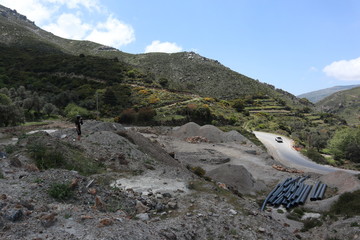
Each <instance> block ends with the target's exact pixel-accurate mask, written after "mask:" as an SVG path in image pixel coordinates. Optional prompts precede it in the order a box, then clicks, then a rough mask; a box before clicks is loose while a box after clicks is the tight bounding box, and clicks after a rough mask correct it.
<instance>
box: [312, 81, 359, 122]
mask: <svg viewBox="0 0 360 240" xmlns="http://www.w3.org/2000/svg"><path fill="white" fill-rule="evenodd" d="M316 108H317V109H318V110H319V111H322V112H326V113H332V114H336V115H339V116H341V117H342V118H344V119H346V122H347V123H348V124H350V125H355V126H356V125H359V124H360V87H356V88H352V89H350V90H344V91H340V92H337V93H334V94H332V95H330V96H328V97H326V98H324V99H323V100H321V101H319V102H317V103H316Z"/></svg>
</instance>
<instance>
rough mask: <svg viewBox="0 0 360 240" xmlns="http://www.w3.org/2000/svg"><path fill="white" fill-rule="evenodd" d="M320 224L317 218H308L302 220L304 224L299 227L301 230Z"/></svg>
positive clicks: (304, 230)
mask: <svg viewBox="0 0 360 240" xmlns="http://www.w3.org/2000/svg"><path fill="white" fill-rule="evenodd" d="M321 225H322V222H321V221H320V220H319V219H316V218H309V219H306V220H304V226H303V228H302V229H301V231H302V232H306V231H309V230H310V229H311V228H314V227H320V226H321Z"/></svg>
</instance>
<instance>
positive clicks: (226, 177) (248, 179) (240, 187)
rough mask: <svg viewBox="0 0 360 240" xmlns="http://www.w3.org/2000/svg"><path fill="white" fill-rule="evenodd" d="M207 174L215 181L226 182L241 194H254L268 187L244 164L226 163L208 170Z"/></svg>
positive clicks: (230, 187)
mask: <svg viewBox="0 0 360 240" xmlns="http://www.w3.org/2000/svg"><path fill="white" fill-rule="evenodd" d="M206 175H208V176H209V177H211V178H212V179H214V180H215V181H218V182H221V183H225V184H226V186H227V187H228V188H229V189H231V190H236V191H237V192H239V193H241V194H251V195H253V194H255V193H256V192H258V191H261V190H264V189H265V188H266V186H265V184H264V183H262V182H259V181H256V180H255V179H254V178H253V176H252V175H251V173H249V172H248V170H247V169H246V168H245V167H244V166H242V165H231V164H226V165H223V166H221V167H219V168H216V169H214V170H212V171H210V172H208V173H207V174H206Z"/></svg>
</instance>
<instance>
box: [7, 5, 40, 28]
mask: <svg viewBox="0 0 360 240" xmlns="http://www.w3.org/2000/svg"><path fill="white" fill-rule="evenodd" d="M0 15H1V16H3V17H5V18H7V19H9V20H13V21H14V20H15V21H22V22H26V23H29V24H31V25H33V26H35V22H33V21H30V20H29V19H28V18H27V17H26V16H25V15H22V14H20V13H18V12H17V11H16V10H15V9H14V10H12V9H10V8H7V7H4V6H2V5H0Z"/></svg>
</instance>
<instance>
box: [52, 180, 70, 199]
mask: <svg viewBox="0 0 360 240" xmlns="http://www.w3.org/2000/svg"><path fill="white" fill-rule="evenodd" d="M48 193H49V195H50V196H51V197H53V198H55V199H56V200H68V199H70V198H72V197H73V191H72V190H71V188H70V184H69V183H54V184H52V185H51V186H50V188H49V191H48Z"/></svg>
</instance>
